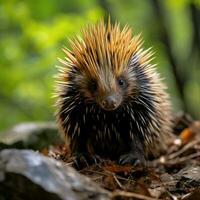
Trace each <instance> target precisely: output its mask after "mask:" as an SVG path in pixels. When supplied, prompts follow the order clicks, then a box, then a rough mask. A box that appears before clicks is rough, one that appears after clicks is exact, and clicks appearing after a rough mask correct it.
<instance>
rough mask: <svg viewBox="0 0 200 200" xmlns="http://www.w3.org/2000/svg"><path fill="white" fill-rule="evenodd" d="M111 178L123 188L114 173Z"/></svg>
mask: <svg viewBox="0 0 200 200" xmlns="http://www.w3.org/2000/svg"><path fill="white" fill-rule="evenodd" d="M113 178H114V179H115V181H116V183H117V184H118V186H119V187H120V188H121V189H122V190H124V187H123V186H122V184H121V183H120V182H119V180H118V179H117V177H116V176H115V174H113Z"/></svg>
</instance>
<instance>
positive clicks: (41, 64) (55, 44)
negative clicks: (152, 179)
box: [0, 0, 200, 129]
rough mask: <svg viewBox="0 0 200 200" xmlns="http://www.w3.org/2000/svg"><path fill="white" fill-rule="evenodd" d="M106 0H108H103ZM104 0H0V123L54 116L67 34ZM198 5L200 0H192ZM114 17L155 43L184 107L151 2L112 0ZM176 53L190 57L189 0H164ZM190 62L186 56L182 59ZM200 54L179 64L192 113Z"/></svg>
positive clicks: (198, 106) (199, 103) (95, 15)
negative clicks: (55, 90) (58, 69)
mask: <svg viewBox="0 0 200 200" xmlns="http://www.w3.org/2000/svg"><path fill="white" fill-rule="evenodd" d="M102 2H103V3H105V2H106V1H105V0H103V1H102ZM102 2H101V0H74V1H70V0H59V1H56V0H42V1H41V0H26V1H23V0H1V1H0V52H1V59H0V129H4V128H7V127H9V126H11V125H13V124H16V123H18V122H21V121H33V120H34V121H39V120H52V119H54V116H53V113H54V108H53V103H54V100H53V99H52V98H51V96H52V93H53V82H54V79H53V75H54V74H55V73H56V68H55V66H56V65H58V61H57V57H63V53H62V51H61V48H62V47H63V46H64V45H68V41H67V38H70V37H73V35H74V34H78V33H80V29H81V27H83V26H84V25H85V24H88V23H93V22H95V21H97V20H98V19H100V18H102V17H103V16H104V15H105V14H106V10H105V7H104V6H103V5H102ZM194 2H195V4H196V5H197V7H199V6H200V1H199V0H196V1H194ZM107 3H108V4H107V6H109V7H110V8H109V9H110V10H111V11H112V13H111V15H113V20H115V19H117V20H118V21H120V22H121V24H126V23H128V24H129V25H130V26H131V27H133V30H134V33H135V34H136V33H140V32H141V33H142V36H143V38H144V39H145V44H144V46H145V47H149V46H153V49H154V50H155V52H156V59H155V61H154V62H157V63H158V68H159V69H158V70H159V71H160V72H161V73H162V76H163V77H165V79H166V82H167V84H168V87H169V92H170V95H171V97H172V98H171V99H172V102H173V107H174V110H182V104H181V99H180V98H179V96H178V95H177V90H176V85H175V82H174V77H173V75H172V72H171V70H170V66H169V65H170V64H169V61H168V58H167V56H166V54H165V52H164V47H163V44H162V43H161V42H160V41H159V40H158V37H157V35H156V32H157V31H158V30H157V29H158V27H157V24H156V23H155V17H154V14H153V10H152V8H151V5H150V4H151V2H150V1H146V0H141V1H137V0H117V1H116V0H108V2H107ZM162 3H163V5H164V8H165V12H166V16H167V26H168V28H169V32H170V37H171V40H172V44H173V51H174V52H175V53H176V56H180V57H182V58H185V57H187V55H188V53H189V52H188V51H189V49H190V45H191V38H192V28H191V19H190V17H189V13H188V10H187V6H188V4H189V3H190V1H189V0H177V1H173V0H165V1H162ZM183 62H187V60H183ZM199 63H200V60H199V57H198V56H196V57H195V59H193V62H192V63H191V62H190V63H188V65H186V67H187V68H184V69H181V70H182V71H183V73H186V74H187V73H190V80H189V81H188V82H187V84H186V86H185V88H184V91H185V93H186V98H187V102H188V106H189V110H190V111H191V113H192V114H193V115H194V116H196V117H200V81H199V80H200V68H199Z"/></svg>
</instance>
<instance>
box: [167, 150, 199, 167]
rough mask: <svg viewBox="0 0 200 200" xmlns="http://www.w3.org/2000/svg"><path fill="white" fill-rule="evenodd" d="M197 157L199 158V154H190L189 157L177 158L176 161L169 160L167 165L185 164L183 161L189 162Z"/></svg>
mask: <svg viewBox="0 0 200 200" xmlns="http://www.w3.org/2000/svg"><path fill="white" fill-rule="evenodd" d="M198 156H200V152H197V153H193V154H190V155H189V156H185V157H181V158H177V159H175V160H173V161H172V160H170V161H168V162H167V164H170V165H174V164H178V163H182V162H185V161H187V160H190V159H192V158H196V157H198Z"/></svg>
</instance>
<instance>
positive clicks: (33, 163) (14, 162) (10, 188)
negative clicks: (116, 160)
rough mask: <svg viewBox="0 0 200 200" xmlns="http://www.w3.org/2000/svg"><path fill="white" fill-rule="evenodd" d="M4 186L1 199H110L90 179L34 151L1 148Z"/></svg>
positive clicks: (0, 170) (0, 173) (0, 175)
mask: <svg viewBox="0 0 200 200" xmlns="http://www.w3.org/2000/svg"><path fill="white" fill-rule="evenodd" d="M0 185H1V187H0V199H20V200H21V199H26V200H27V199H29V200H32V199H34V200H35V199H37V200H39V199H42V200H44V199H45V200H48V199H51V200H52V199H53V200H54V199H55V200H57V199H60V200H75V199H77V200H79V199H81V200H84V199H99V200H100V199H101V200H106V199H110V193H108V192H107V191H105V190H104V189H101V188H100V187H99V186H98V185H97V184H96V183H94V182H92V181H91V180H90V179H89V178H87V177H84V176H83V175H80V174H79V173H78V172H76V171H75V170H74V169H73V168H71V167H69V166H66V165H64V163H62V162H60V161H56V160H55V159H53V158H48V157H45V156H43V155H41V154H39V153H37V152H34V151H32V150H15V149H8V150H3V151H0Z"/></svg>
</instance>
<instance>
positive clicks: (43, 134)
mask: <svg viewBox="0 0 200 200" xmlns="http://www.w3.org/2000/svg"><path fill="white" fill-rule="evenodd" d="M0 135H1V137H0V149H5V148H17V149H25V148H30V149H37V150H40V149H42V148H44V147H47V146H49V145H52V144H57V143H61V140H60V137H59V134H58V130H57V127H56V125H55V123H54V122H37V123H36V122H30V123H22V124H18V125H16V126H14V127H12V128H10V129H8V130H6V131H4V132H1V133H0Z"/></svg>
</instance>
